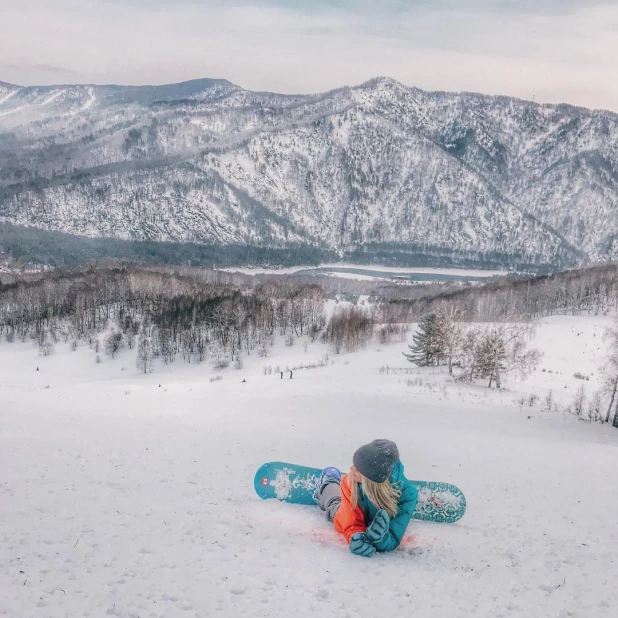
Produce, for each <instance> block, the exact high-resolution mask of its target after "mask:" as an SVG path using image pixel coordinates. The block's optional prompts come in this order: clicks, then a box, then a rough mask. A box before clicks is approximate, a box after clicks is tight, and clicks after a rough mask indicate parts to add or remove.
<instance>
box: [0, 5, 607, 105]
mask: <svg viewBox="0 0 618 618" xmlns="http://www.w3.org/2000/svg"><path fill="white" fill-rule="evenodd" d="M52 4H53V6H50V5H52ZM3 21H5V22H6V23H10V24H11V28H10V29H7V30H5V31H4V32H3V37H2V39H0V58H2V59H3V61H4V64H3V65H0V79H5V80H8V81H14V82H18V83H52V82H55V81H57V80H59V79H66V80H69V79H70V80H71V81H80V82H89V83H93V82H94V83H110V82H117V83H133V84H143V83H163V82H171V81H180V80H183V79H190V78H195V77H224V78H227V79H230V80H231V81H233V82H236V83H238V84H240V85H242V86H244V87H247V88H251V89H256V90H275V91H280V92H317V91H323V90H327V89H330V88H334V87H338V86H341V85H344V84H355V83H359V82H362V81H364V80H366V79H369V78H371V77H374V76H376V75H389V76H391V77H394V78H395V79H399V80H400V81H402V82H404V83H406V84H409V85H416V86H419V87H421V88H426V89H440V90H468V91H480V92H487V93H490V94H507V95H513V96H519V97H523V98H532V97H533V96H534V97H536V99H537V100H546V101H554V102H558V101H567V102H572V103H576V104H581V105H587V106H590V107H608V108H612V109H615V110H617V111H618V84H616V83H615V79H614V65H615V61H614V59H615V58H616V56H617V55H618V37H616V32H617V30H616V29H617V28H618V7H616V6H612V5H610V4H602V3H599V2H596V1H593V0H560V1H557V0H536V1H534V2H532V1H529V0H518V1H517V2H515V1H512V0H502V1H501V2H500V1H495V0H492V1H491V2H490V0H468V1H466V0H457V1H455V0H431V1H430V0H409V1H404V0H387V1H385V2H380V1H378V0H371V1H370V0H328V1H327V0H311V1H309V0H307V1H306V2H301V1H300V0H298V1H293V0H254V1H251V0H176V1H175V2H174V1H172V0H165V1H164V0H126V1H125V2H120V0H55V1H54V2H53V3H51V2H49V1H48V0H3ZM41 67H48V68H49V67H52V68H53V67H56V68H59V69H60V71H63V69H62V68H61V67H68V68H67V69H64V71H70V73H69V72H65V73H62V72H56V73H54V72H53V71H49V70H47V71H46V70H45V69H43V68H41Z"/></svg>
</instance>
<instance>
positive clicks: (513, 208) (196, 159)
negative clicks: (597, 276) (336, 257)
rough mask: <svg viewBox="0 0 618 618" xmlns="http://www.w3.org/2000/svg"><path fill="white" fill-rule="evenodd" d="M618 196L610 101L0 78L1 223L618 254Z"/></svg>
mask: <svg viewBox="0 0 618 618" xmlns="http://www.w3.org/2000/svg"><path fill="white" fill-rule="evenodd" d="M617 212H618V115H616V114H613V113H611V112H607V111H595V110H588V109H583V108H577V107H572V106H568V105H539V104H536V103H532V102H528V101H521V100H516V99H512V98H506V97H490V96H485V95H479V94H468V93H462V94H451V93H443V92H424V91H422V90H419V89H417V88H408V87H406V86H403V85H402V84H400V83H398V82H395V81H393V80H391V79H388V78H378V79H374V80H371V81H370V82H367V83H365V84H362V85H360V86H357V87H354V88H341V89H339V90H334V91H332V92H327V93H324V94H319V95H302V96H301V95H299V96H286V95H279V94H272V93H261V92H250V91H247V90H244V89H242V88H240V87H238V86H236V85H234V84H232V83H230V82H228V81H225V80H210V79H205V80H195V81H191V82H185V83H181V84H173V85H166V86H142V87H127V86H91V85H78V86H55V87H27V88H20V87H18V86H12V85H10V84H5V83H2V82H0V221H5V222H11V223H16V224H25V225H33V226H37V227H40V228H43V229H50V230H61V231H67V232H72V233H76V234H82V235H88V236H109V237H116V238H125V239H135V240H144V239H149V240H171V241H181V242H185V241H192V242H213V241H217V242H223V243H231V242H234V243H250V244H253V245H262V246H273V245H282V244H284V243H286V242H308V243H312V244H316V245H319V246H323V247H325V248H331V249H347V250H349V249H351V248H353V247H356V246H359V245H365V246H371V247H372V248H376V247H377V248H380V247H387V248H389V249H390V250H398V249H400V250H406V249H408V250H409V249H415V250H421V251H422V250H432V251H438V252H443V253H444V254H445V255H446V254H448V255H478V256H481V257H486V258H487V257H489V258H496V257H498V256H501V255H505V256H520V257H523V258H525V259H527V260H532V261H537V262H545V263H554V264H558V263H560V264H570V263H576V262H582V261H585V260H586V259H607V258H615V257H617V256H618V214H617Z"/></svg>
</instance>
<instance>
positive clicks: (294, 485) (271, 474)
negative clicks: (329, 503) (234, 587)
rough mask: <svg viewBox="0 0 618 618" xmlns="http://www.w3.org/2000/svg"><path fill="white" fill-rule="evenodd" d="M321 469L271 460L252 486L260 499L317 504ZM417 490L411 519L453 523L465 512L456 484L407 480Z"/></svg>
mask: <svg viewBox="0 0 618 618" xmlns="http://www.w3.org/2000/svg"><path fill="white" fill-rule="evenodd" d="M321 474H322V469H321V468H308V467H307V466H297V465H295V464H289V463H282V462H279V461H271V462H268V463H265V464H263V465H262V466H260V468H259V469H258V471H257V472H256V473H255V478H254V480H253V486H254V487H255V491H256V493H257V495H258V496H260V498H262V499H264V500H267V499H269V498H275V499H277V500H280V501H282V502H289V503H291V504H306V505H313V506H316V501H315V500H314V498H313V493H314V492H315V490H316V488H317V484H318V480H319V478H320V475H321ZM410 482H411V483H413V484H414V485H416V488H417V489H418V502H417V504H416V509H415V510H414V513H413V515H412V519H418V520H421V521H435V522H439V523H447V524H452V523H455V522H456V521H458V520H460V519H461V518H462V517H463V515H464V513H465V512H466V497H465V496H464V495H463V492H462V491H461V489H459V488H458V487H455V485H451V484H450V483H438V482H434V481H410Z"/></svg>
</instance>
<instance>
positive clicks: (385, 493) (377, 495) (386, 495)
mask: <svg viewBox="0 0 618 618" xmlns="http://www.w3.org/2000/svg"><path fill="white" fill-rule="evenodd" d="M348 481H349V483H350V492H351V502H352V507H354V508H356V507H357V506H358V493H359V488H358V482H357V481H355V480H354V479H353V478H352V475H351V474H350V475H348ZM363 493H364V494H365V495H366V496H367V498H368V499H369V500H370V501H371V502H372V503H373V504H374V505H375V506H376V507H377V508H378V509H384V510H385V511H386V512H387V513H388V516H389V517H391V518H392V517H395V516H396V515H397V512H398V510H399V498H400V497H401V490H399V489H398V488H397V487H394V486H393V485H391V482H390V481H389V480H388V479H387V480H386V481H384V482H383V483H376V482H375V481H371V480H369V479H368V478H365V477H363Z"/></svg>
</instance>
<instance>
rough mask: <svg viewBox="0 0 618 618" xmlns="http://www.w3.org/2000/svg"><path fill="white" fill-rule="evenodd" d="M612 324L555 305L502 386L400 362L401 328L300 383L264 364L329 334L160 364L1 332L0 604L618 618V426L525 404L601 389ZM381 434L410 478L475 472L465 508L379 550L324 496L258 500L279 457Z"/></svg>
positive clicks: (467, 482) (296, 355)
mask: <svg viewBox="0 0 618 618" xmlns="http://www.w3.org/2000/svg"><path fill="white" fill-rule="evenodd" d="M609 324H610V319H609V318H600V317H587V316H586V317H564V316H562V317H554V318H548V319H545V320H543V321H542V323H541V325H540V327H539V329H538V334H537V339H536V345H538V346H539V347H542V348H543V349H544V352H545V357H544V359H543V362H542V364H541V366H540V367H539V369H538V371H537V372H535V374H534V375H533V376H531V377H530V379H529V380H528V381H526V382H524V383H521V382H518V381H516V380H514V379H510V380H508V381H507V382H506V383H505V386H506V389H505V390H504V391H503V392H497V391H489V390H488V389H486V388H485V387H484V386H483V385H481V384H478V385H474V386H466V385H460V384H454V383H449V382H448V381H447V376H445V374H444V371H443V370H437V369H428V370H416V369H413V371H414V373H413V374H412V375H405V374H404V375H402V374H394V373H392V372H390V370H389V373H388V374H386V373H381V372H380V367H383V366H385V365H389V367H391V368H392V367H399V368H407V369H410V368H411V367H412V366H411V365H409V364H408V363H406V361H405V359H403V357H402V356H401V351H402V349H403V348H404V347H405V345H404V344H401V343H396V344H391V345H389V346H381V347H377V346H376V345H375V344H374V345H372V346H370V347H369V348H367V349H366V350H364V351H362V352H357V353H353V354H342V355H339V356H337V355H332V353H330V352H329V355H330V359H329V363H330V364H329V365H328V366H326V367H321V368H317V369H297V370H295V371H294V378H293V379H292V380H289V379H285V380H281V379H280V377H279V374H274V373H273V374H271V375H264V371H263V368H264V367H265V366H267V365H270V366H272V367H273V368H274V367H275V366H276V365H279V366H280V367H281V368H282V369H285V368H286V366H289V367H293V366H295V365H299V364H308V363H311V362H315V361H317V360H319V359H321V358H323V356H324V354H325V353H326V352H328V350H327V348H326V347H325V346H324V345H322V344H317V343H316V344H309V346H308V349H307V351H306V352H305V351H304V347H303V345H302V344H301V343H297V344H296V345H295V346H293V347H291V348H287V347H285V346H283V345H278V346H276V347H275V348H274V349H273V350H272V351H271V354H270V355H269V357H267V358H257V357H250V358H248V359H247V360H246V361H245V368H244V369H242V370H240V371H238V370H234V369H231V368H230V369H228V370H225V371H223V372H221V373H220V374H217V373H216V372H215V371H214V370H213V369H212V368H211V367H210V365H207V364H202V365H186V364H184V363H183V362H182V361H180V360H178V361H176V363H174V364H173V365H171V366H169V367H164V366H163V365H157V367H156V370H155V373H153V374H150V375H143V374H140V373H139V372H138V370H137V369H136V368H135V363H134V354H135V350H133V351H129V350H123V351H122V352H121V353H120V354H119V356H118V357H117V358H116V359H115V360H110V359H108V358H106V357H105V356H104V355H103V354H101V359H102V361H101V363H100V364H95V362H94V361H95V353H94V352H93V351H92V350H90V349H89V348H88V347H87V346H85V345H84V346H82V347H80V348H78V350H77V351H75V352H71V351H70V350H69V347H68V345H65V344H60V343H59V344H57V346H56V352H55V354H54V355H52V356H50V357H47V358H42V357H39V356H38V355H37V353H36V349H35V347H34V346H33V344H32V343H30V342H28V343H24V344H22V343H14V344H6V343H4V342H2V343H0V376H1V377H0V401H1V402H2V405H1V406H0V470H1V471H2V476H1V478H0V591H2V593H1V594H0V616H7V617H10V618H30V617H38V616H41V617H45V618H59V617H67V616H68V617H74V616H75V617H77V616H80V617H81V616H93V617H98V616H121V617H126V618H129V617H132V618H133V617H137V616H140V617H164V616H165V617H184V616H187V617H192V618H193V617H195V618H197V617H200V618H202V617H204V616H213V615H222V616H230V617H236V616H239V617H240V616H242V617H249V616H267V617H278V616H281V617H283V616H285V617H289V616H291V615H295V616H315V615H318V614H320V615H325V616H332V617H339V616H341V617H344V616H350V617H353V616H354V617H355V616H367V617H369V616H371V617H374V616H389V617H393V618H395V617H399V616H402V617H403V616H423V617H424V618H426V617H442V616H449V617H452V616H481V617H491V618H495V617H500V616H505V617H506V616H525V617H531V616H532V617H537V616H538V617H544V618H545V617H552V618H567V617H581V618H590V617H595V618H596V617H603V616H615V615H616V610H617V608H618V587H617V586H616V582H617V578H618V566H617V564H616V547H618V520H617V514H618V492H617V491H616V485H615V470H616V462H617V461H618V431H617V430H615V429H613V428H611V427H608V426H599V425H588V424H585V423H583V422H581V421H578V420H577V419H575V418H574V417H573V416H570V415H567V414H565V413H563V412H556V411H552V412H548V411H546V410H544V409H543V406H542V404H541V403H536V404H535V405H534V406H533V407H529V406H528V404H527V403H526V404H525V405H524V406H522V405H521V404H520V403H519V402H518V401H519V400H520V399H521V398H522V397H529V395H530V394H532V393H535V394H538V395H540V396H541V397H544V395H545V393H546V392H547V391H548V390H549V389H550V388H551V389H552V390H553V392H554V393H555V394H556V397H557V399H558V400H559V401H561V402H563V403H567V402H569V401H570V400H571V399H572V397H573V395H574V393H575V390H576V389H577V388H578V387H579V386H580V385H581V384H585V385H586V388H587V389H589V392H590V393H591V392H592V389H593V388H594V379H595V377H596V375H597V372H598V365H599V362H600V361H601V360H602V357H603V353H604V346H603V344H602V343H601V340H600V337H601V335H602V333H603V330H604V328H605V327H606V326H608V325H609ZM578 333H580V334H578ZM595 335H596V336H595ZM332 361H334V364H333V363H332ZM37 366H38V367H39V371H38V372H37V371H36V367H37ZM543 368H544V369H546V371H545V372H543V371H542V369H543ZM549 369H551V371H552V373H551V374H550V373H548V370H549ZM575 371H580V372H582V373H585V374H592V373H594V376H592V377H591V380H590V382H586V381H582V380H577V379H575V378H574V377H573V376H572V373H574V372H575ZM213 375H221V376H222V380H220V381H216V382H211V381H210V379H209V378H210V377H212V376H213ZM242 379H246V380H247V381H246V383H241V380H242ZM376 437H388V438H392V439H394V440H396V441H397V443H398V445H399V448H400V451H401V456H402V460H403V462H404V464H405V466H406V472H407V474H408V476H409V477H410V478H413V479H414V478H417V479H425V480H437V481H448V482H451V483H454V484H456V485H457V486H459V487H460V488H461V489H462V490H463V491H464V493H465V494H466V498H467V501H468V512H467V514H466V515H465V517H464V518H463V519H462V520H461V521H460V522H459V523H458V524H454V525H444V524H429V523H423V522H413V523H412V524H411V525H410V527H409V529H408V536H407V537H406V540H405V541H404V543H403V544H402V546H401V547H400V548H399V549H398V550H397V551H395V552H392V553H390V554H382V555H377V556H375V557H374V558H371V559H364V558H360V557H356V556H354V555H352V554H351V553H350V552H349V550H348V549H347V547H346V546H345V544H344V543H343V541H342V537H341V536H339V535H338V534H337V533H335V532H334V531H333V530H332V528H331V526H330V525H329V524H328V523H327V522H326V521H325V519H324V517H323V515H322V513H321V512H320V511H319V510H318V509H317V508H312V507H297V506H291V505H286V504H281V503H278V502H276V501H261V500H259V499H258V498H257V497H256V496H255V494H254V491H253V486H252V481H253V475H254V472H255V470H256V469H257V468H258V467H259V465H260V464H262V463H263V462H265V461H269V460H271V461H272V460H278V461H289V462H291V463H304V464H308V465H315V466H325V465H337V466H340V467H342V468H344V469H345V468H347V467H348V466H349V465H350V463H351V457H352V453H353V452H354V450H355V449H356V448H357V447H358V446H359V445H360V444H363V443H365V442H367V441H369V440H371V439H374V438H376Z"/></svg>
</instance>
